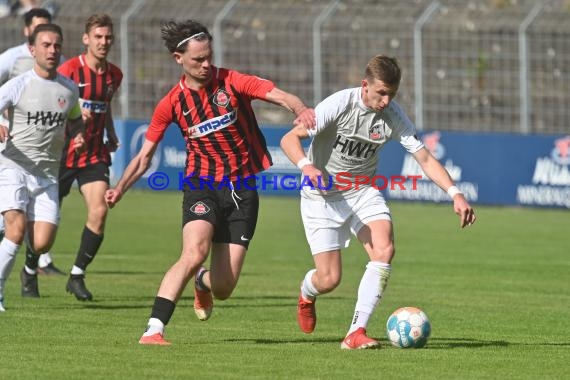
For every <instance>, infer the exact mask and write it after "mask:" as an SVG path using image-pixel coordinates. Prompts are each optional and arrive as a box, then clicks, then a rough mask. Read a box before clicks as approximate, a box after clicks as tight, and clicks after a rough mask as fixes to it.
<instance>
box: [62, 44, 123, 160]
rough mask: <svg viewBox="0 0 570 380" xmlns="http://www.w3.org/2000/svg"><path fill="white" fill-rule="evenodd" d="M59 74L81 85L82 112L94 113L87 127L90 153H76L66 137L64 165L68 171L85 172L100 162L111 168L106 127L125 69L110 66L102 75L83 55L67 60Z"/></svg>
mask: <svg viewBox="0 0 570 380" xmlns="http://www.w3.org/2000/svg"><path fill="white" fill-rule="evenodd" d="M57 70H58V71H59V72H60V73H61V74H62V75H65V76H66V77H68V78H71V80H73V81H74V82H75V83H77V86H78V87H79V104H80V105H81V108H82V109H88V110H90V111H92V112H91V114H92V118H91V120H89V121H87V122H86V123H85V129H86V131H85V143H86V147H87V149H86V150H85V151H84V152H82V153H76V152H75V151H74V149H73V146H71V144H70V136H69V135H66V139H65V147H64V150H63V157H62V160H63V162H65V165H66V166H67V167H68V168H82V167H85V166H87V165H91V164H96V163H99V162H104V163H106V164H107V165H110V164H111V156H110V154H109V150H108V149H107V147H106V146H105V142H104V137H105V125H106V121H107V117H110V115H108V113H109V112H110V111H111V99H112V98H113V95H114V94H115V92H116V91H117V89H118V88H119V86H120V85H121V81H122V79H123V73H122V72H121V69H119V68H118V67H117V66H115V65H113V64H112V63H109V62H107V70H106V71H105V72H103V73H100V74H98V73H96V72H95V71H93V70H92V69H90V68H89V66H88V65H87V62H86V61H85V55H84V54H81V55H79V56H77V57H74V58H71V59H69V60H67V61H66V62H64V63H63V64H62V65H61V66H59V68H58V69H57Z"/></svg>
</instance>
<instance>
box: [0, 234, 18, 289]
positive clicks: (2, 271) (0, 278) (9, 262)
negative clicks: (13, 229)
mask: <svg viewBox="0 0 570 380" xmlns="http://www.w3.org/2000/svg"><path fill="white" fill-rule="evenodd" d="M19 248H20V246H19V245H18V244H16V243H14V242H12V241H10V240H8V239H7V238H6V237H5V236H4V239H2V242H1V243H0V299H3V298H4V284H5V283H6V280H8V276H10V272H12V268H13V267H14V263H15V262H16V253H18V249H19Z"/></svg>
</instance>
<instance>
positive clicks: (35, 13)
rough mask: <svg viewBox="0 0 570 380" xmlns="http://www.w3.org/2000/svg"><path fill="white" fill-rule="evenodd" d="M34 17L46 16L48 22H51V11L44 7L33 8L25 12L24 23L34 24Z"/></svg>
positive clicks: (27, 24)
mask: <svg viewBox="0 0 570 380" xmlns="http://www.w3.org/2000/svg"><path fill="white" fill-rule="evenodd" d="M34 17H38V18H45V19H47V20H48V22H51V13H49V11H48V10H47V9H44V8H32V9H30V10H29V11H27V12H26V13H24V24H25V25H26V26H30V25H32V21H34Z"/></svg>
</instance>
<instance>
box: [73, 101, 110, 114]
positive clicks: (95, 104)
mask: <svg viewBox="0 0 570 380" xmlns="http://www.w3.org/2000/svg"><path fill="white" fill-rule="evenodd" d="M79 105H80V106H81V108H83V109H86V110H89V111H92V112H95V113H105V112H107V102H102V101H100V100H87V99H79Z"/></svg>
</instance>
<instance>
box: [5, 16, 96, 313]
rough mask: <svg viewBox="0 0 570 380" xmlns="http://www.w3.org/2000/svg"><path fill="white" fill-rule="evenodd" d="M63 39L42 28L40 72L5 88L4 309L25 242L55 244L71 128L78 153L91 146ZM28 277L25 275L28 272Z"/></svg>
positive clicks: (33, 43)
mask: <svg viewBox="0 0 570 380" xmlns="http://www.w3.org/2000/svg"><path fill="white" fill-rule="evenodd" d="M62 40H63V37H62V32H61V28H60V27H59V26H57V25H55V24H43V25H39V26H38V27H36V29H35V30H34V32H33V33H32V35H31V36H30V51H31V53H32V56H33V57H34V68H33V69H32V70H30V71H28V72H26V73H24V74H22V75H19V76H17V77H16V78H13V79H11V80H9V81H8V82H6V84H4V85H3V86H2V87H0V112H4V110H6V109H7V110H8V114H9V128H6V127H5V126H0V141H2V142H5V143H6V147H5V149H4V151H3V152H2V153H1V154H0V187H1V188H2V197H0V213H2V215H3V217H4V221H5V224H6V231H5V236H4V238H3V239H2V242H1V243H0V310H2V311H4V307H3V290H4V284H5V283H6V280H7V278H8V275H9V274H10V271H11V269H12V267H13V265H14V260H15V256H16V253H17V252H18V249H19V247H20V245H21V244H22V242H23V241H24V238H26V241H27V244H28V246H29V247H30V248H31V249H32V250H33V251H34V252H36V253H38V254H39V253H43V252H47V251H48V250H49V249H50V247H51V245H52V244H53V242H54V239H55V234H56V231H57V224H58V219H59V204H58V184H57V177H58V170H59V165H60V161H61V152H62V148H63V143H64V133H65V128H66V124H67V122H68V120H69V124H68V125H67V127H68V128H70V129H71V130H72V131H74V132H73V133H74V134H75V138H74V145H75V147H76V149H78V150H82V149H83V148H84V147H85V141H84V139H83V130H84V126H83V121H82V119H81V109H80V107H79V102H78V99H79V89H78V87H77V85H76V84H75V83H73V82H72V81H71V80H69V79H67V78H65V77H64V76H62V75H60V74H58V73H57V65H58V63H59V59H60V56H61V43H62ZM22 274H24V272H22Z"/></svg>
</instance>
